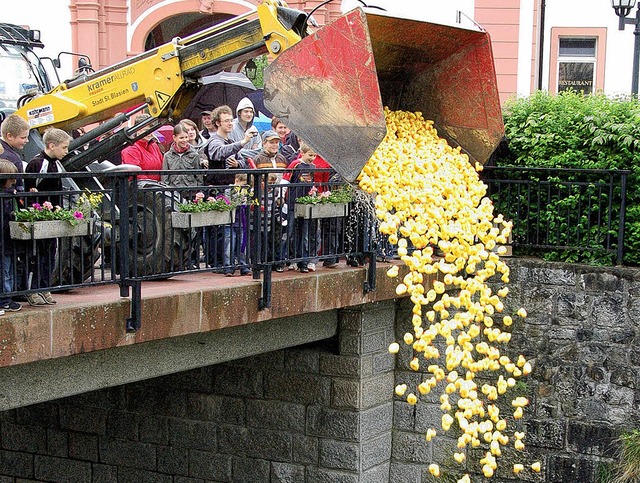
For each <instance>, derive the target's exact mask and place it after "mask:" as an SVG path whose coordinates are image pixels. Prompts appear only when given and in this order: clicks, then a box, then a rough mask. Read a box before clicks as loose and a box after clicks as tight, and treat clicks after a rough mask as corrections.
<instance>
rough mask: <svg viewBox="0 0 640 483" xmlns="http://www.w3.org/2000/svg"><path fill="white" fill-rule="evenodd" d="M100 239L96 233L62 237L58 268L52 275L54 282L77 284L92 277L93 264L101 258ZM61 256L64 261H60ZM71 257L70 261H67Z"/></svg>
mask: <svg viewBox="0 0 640 483" xmlns="http://www.w3.org/2000/svg"><path fill="white" fill-rule="evenodd" d="M99 241H100V239H99V237H98V236H96V235H95V234H94V235H89V236H83V237H70V238H60V239H59V241H58V250H57V251H56V261H55V267H56V268H55V269H54V270H53V273H52V277H51V282H52V284H53V285H76V284H79V283H82V282H84V281H86V280H88V279H90V278H91V274H92V272H93V266H94V264H95V262H97V261H98V260H99V259H100V250H99V249H98V246H99ZM60 257H62V263H59V258H60ZM69 259H70V260H71V262H70V263H69V262H68V261H67V260H69ZM58 267H60V270H58Z"/></svg>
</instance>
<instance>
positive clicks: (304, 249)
mask: <svg viewBox="0 0 640 483" xmlns="http://www.w3.org/2000/svg"><path fill="white" fill-rule="evenodd" d="M315 157H316V153H315V151H314V150H313V149H311V147H310V146H308V145H307V144H305V143H302V144H301V145H300V157H299V158H298V159H296V160H295V161H293V162H292V163H291V164H290V165H289V166H288V167H287V169H292V171H291V176H290V178H289V183H291V185H289V188H288V190H287V212H288V216H289V219H288V221H287V226H288V228H287V240H288V241H289V243H291V242H293V247H292V248H293V252H294V253H293V256H294V258H306V259H307V260H302V261H299V262H298V269H299V270H300V271H301V272H303V273H307V272H309V271H310V270H311V271H315V263H313V262H311V263H310V262H309V261H308V258H309V257H310V256H311V257H315V256H316V254H317V249H316V236H317V220H307V219H303V218H294V206H295V203H296V200H297V199H298V198H299V197H301V196H306V195H308V194H309V190H310V189H311V187H312V184H313V172H312V171H313V169H314V168H315V165H314V164H313V160H314V159H315ZM286 245H287V244H286V243H285V244H284V246H283V249H284V250H286ZM284 255H286V253H285V254H284Z"/></svg>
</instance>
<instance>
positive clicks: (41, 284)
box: [25, 128, 71, 305]
mask: <svg viewBox="0 0 640 483" xmlns="http://www.w3.org/2000/svg"><path fill="white" fill-rule="evenodd" d="M42 142H43V143H44V150H43V151H41V152H40V154H38V155H36V156H35V157H34V158H33V159H32V160H31V161H29V164H27V168H26V169H25V172H26V173H61V172H63V171H64V168H63V167H62V164H60V160H61V159H62V158H64V157H65V156H66V155H67V153H68V152H69V143H70V142H71V136H69V134H67V133H66V132H64V131H63V130H62V129H56V128H51V129H47V130H46V131H45V133H44V135H43V136H42ZM25 189H26V190H27V191H31V192H42V193H45V192H48V193H53V192H60V191H62V179H61V178H31V179H27V180H25ZM29 200H30V202H31V203H33V202H34V201H37V202H38V203H40V204H42V203H44V202H45V201H49V202H50V203H51V204H52V205H53V206H62V196H61V195H60V194H47V195H45V196H38V197H37V198H35V200H34V199H33V198H29ZM56 250H57V241H56V240H55V239H44V240H37V241H36V252H37V253H38V259H37V262H36V263H37V270H36V277H35V283H34V288H40V289H47V288H49V287H50V286H51V270H52V268H53V267H54V266H55V258H56ZM27 301H28V302H29V304H31V305H47V304H48V305H53V304H55V303H57V302H56V300H55V299H54V298H53V297H52V296H51V292H49V291H48V290H47V291H44V292H41V293H32V294H29V295H27Z"/></svg>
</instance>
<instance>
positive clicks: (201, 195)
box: [196, 191, 204, 203]
mask: <svg viewBox="0 0 640 483" xmlns="http://www.w3.org/2000/svg"><path fill="white" fill-rule="evenodd" d="M203 199H204V193H203V192H202V191H198V192H197V193H196V203H200V202H201V201H202V200H203Z"/></svg>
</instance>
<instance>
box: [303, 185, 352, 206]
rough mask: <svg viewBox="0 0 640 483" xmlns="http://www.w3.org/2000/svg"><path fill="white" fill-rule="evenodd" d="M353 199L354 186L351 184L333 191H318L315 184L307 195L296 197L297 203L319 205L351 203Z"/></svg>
mask: <svg viewBox="0 0 640 483" xmlns="http://www.w3.org/2000/svg"><path fill="white" fill-rule="evenodd" d="M352 200H353V188H351V186H349V185H346V186H340V187H339V188H337V189H335V190H333V191H323V192H322V193H319V192H318V188H316V187H315V186H314V187H312V188H311V189H310V190H309V194H308V195H307V196H300V197H299V198H296V203H301V204H303V205H317V204H323V203H350V202H351V201H352Z"/></svg>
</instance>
